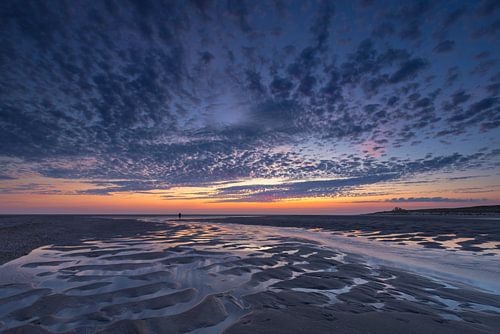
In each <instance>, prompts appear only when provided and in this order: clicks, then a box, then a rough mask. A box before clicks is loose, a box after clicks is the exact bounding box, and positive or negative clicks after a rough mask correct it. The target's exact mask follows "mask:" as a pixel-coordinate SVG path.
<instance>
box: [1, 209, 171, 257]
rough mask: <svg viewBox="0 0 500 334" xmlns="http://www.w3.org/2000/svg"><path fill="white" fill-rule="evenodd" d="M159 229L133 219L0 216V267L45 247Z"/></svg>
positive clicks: (150, 223)
mask: <svg viewBox="0 0 500 334" xmlns="http://www.w3.org/2000/svg"><path fill="white" fill-rule="evenodd" d="M160 228H162V226H159V225H158V224H157V223H154V222H149V223H147V226H146V225H145V223H142V224H138V223H137V220H136V219H134V218H123V219H118V220H117V219H110V217H95V216H75V215H33V216H28V215H27V216H18V215H12V216H8V215H0V264H2V263H5V262H8V261H11V260H13V259H15V258H18V257H20V256H23V255H26V254H28V253H29V252H30V251H32V250H33V249H35V248H37V247H40V246H43V245H48V244H67V245H69V244H73V243H79V242H80V240H82V239H93V238H100V239H106V238H112V237H119V236H132V235H136V234H140V233H144V231H152V230H157V229H160Z"/></svg>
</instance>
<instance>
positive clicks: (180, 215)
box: [179, 212, 182, 220]
mask: <svg viewBox="0 0 500 334" xmlns="http://www.w3.org/2000/svg"><path fill="white" fill-rule="evenodd" d="M181 217H182V214H181V213H180V212H179V220H180V219H181Z"/></svg>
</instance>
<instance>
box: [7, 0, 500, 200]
mask: <svg viewBox="0 0 500 334" xmlns="http://www.w3.org/2000/svg"><path fill="white" fill-rule="evenodd" d="M496 3H497V2H495V1H483V2H478V3H466V4H460V3H456V4H444V3H443V4H441V3H434V2H431V1H415V2H409V3H407V4H406V3H405V4H403V5H401V4H400V3H399V2H397V1H393V2H391V1H389V2H387V3H384V4H382V3H380V4H379V3H375V2H373V3H371V4H370V3H369V2H360V3H358V4H355V5H354V7H353V6H352V5H351V2H331V1H318V2H314V3H313V2H311V3H304V2H302V1H296V2H293V1H292V2H281V1H274V2H272V3H270V2H258V1H257V2H255V1H243V0H238V1H232V0H228V1H128V2H127V1H113V0H109V1H103V2H94V1H82V2H78V3H75V2H71V1H68V2H39V1H33V2H30V1H23V2H19V1H5V3H4V4H3V5H2V8H1V11H2V15H1V16H2V23H1V26H2V29H1V30H0V31H1V32H0V41H1V43H2V48H1V49H0V66H1V69H2V70H1V71H2V74H1V75H0V164H1V165H2V167H3V168H2V175H1V176H0V181H6V182H7V181H9V182H11V181H12V179H15V178H18V179H23V178H26V175H38V176H40V177H46V178H47V177H48V178H53V179H61V180H65V179H71V180H81V181H82V182H85V183H87V184H88V185H90V186H91V187H90V189H86V190H78V191H74V192H73V193H75V194H95V195H108V194H112V193H120V192H147V191H152V190H167V189H170V188H172V187H181V186H210V185H214V184H223V183H221V182H225V181H235V180H241V179H253V178H259V179H275V178H279V179H282V180H283V181H282V182H281V183H280V184H278V185H273V186H268V185H266V184H262V185H253V186H234V185H233V186H224V185H222V186H217V187H216V188H217V189H216V191H215V192H214V193H211V194H210V196H216V198H215V200H218V201H250V202H252V201H276V200H281V199H286V198H301V197H325V196H340V195H343V196H347V195H349V193H350V192H351V191H352V190H353V189H360V188H363V187H365V186H370V185H373V184H379V183H384V182H391V181H397V180H402V179H407V178H409V177H411V176H415V175H424V174H432V173H460V172H467V171H471V170H472V171H481V173H483V174H487V175H490V176H491V175H498V171H499V165H498V161H499V158H498V156H499V151H498V147H499V141H498V139H497V138H499V134H500V131H499V127H500V102H499V101H500V99H499V97H498V93H499V91H500V64H499V62H498V55H499V46H498V45H500V43H498V41H499V38H498V34H499V33H500V31H499V29H498V22H499V19H500V12H499V8H498V6H497V5H496ZM4 188H5V189H7V190H5V191H4V192H6V191H7V192H12V191H16V190H15V188H14V186H9V185H7V186H5V187H4ZM46 190H47V191H50V189H48V188H47V189H46ZM437 201H438V202H439V200H437Z"/></svg>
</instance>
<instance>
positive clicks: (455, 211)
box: [371, 205, 500, 215]
mask: <svg viewBox="0 0 500 334" xmlns="http://www.w3.org/2000/svg"><path fill="white" fill-rule="evenodd" d="M371 214H372V215H408V214H411V215H492V214H500V205H480V206H468V207H461V208H436V209H419V210H406V209H402V208H398V207H396V208H394V209H393V210H391V211H380V212H375V213H371Z"/></svg>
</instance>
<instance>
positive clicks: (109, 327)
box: [0, 217, 500, 333]
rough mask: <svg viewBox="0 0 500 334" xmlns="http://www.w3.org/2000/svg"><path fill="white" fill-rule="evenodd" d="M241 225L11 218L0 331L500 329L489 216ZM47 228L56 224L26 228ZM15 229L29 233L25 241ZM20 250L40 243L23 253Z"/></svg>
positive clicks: (499, 268)
mask: <svg viewBox="0 0 500 334" xmlns="http://www.w3.org/2000/svg"><path fill="white" fill-rule="evenodd" d="M44 219H45V220H46V221H45V222H44V221H43V220H44ZM65 219H66V224H65V223H64V221H65ZM231 219H237V218H231ZM247 219H249V218H247ZM252 219H253V221H256V220H258V218H255V217H254V218H252ZM280 219H281V218H280ZM144 220H146V221H144ZM238 221H240V222H241V220H238ZM232 222H234V221H228V220H226V221H225V222H221V221H215V220H212V221H205V222H196V221H183V222H176V221H166V219H165V218H162V217H156V218H152V217H147V218H143V220H139V219H135V218H134V219H133V218H123V217H121V218H119V219H111V218H98V217H71V218H69V217H55V218H47V217H45V218H40V217H38V218H36V217H35V218H34V217H3V218H2V219H0V242H2V245H3V246H0V251H3V252H4V258H6V260H5V261H8V260H10V261H9V262H6V263H4V264H3V265H1V266H0V332H5V333H188V332H189V333H221V332H224V333H497V332H498V328H500V254H499V252H498V248H499V247H498V245H497V243H496V241H495V238H496V237H495V233H496V232H495V231H496V230H495V225H493V223H491V222H489V223H488V222H486V223H485V225H481V224H482V223H477V222H476V223H475V225H474V228H476V229H477V228H479V229H480V230H481V231H482V233H477V231H476V232H475V234H473V236H474V237H473V238H472V237H466V236H465V235H467V234H468V232H467V231H466V229H465V227H464V226H466V225H460V224H458V229H457V227H456V226H457V225H454V226H455V230H454V231H453V232H450V231H449V230H447V228H446V227H443V226H440V227H439V226H438V227H434V229H435V231H434V233H433V234H431V233H430V232H429V231H428V229H430V228H431V227H427V228H420V231H418V229H417V228H413V230H411V231H410V230H408V231H407V230H404V231H397V226H399V225H398V223H394V227H393V230H392V231H391V233H386V232H384V233H383V234H384V235H383V236H380V230H379V231H378V232H379V233H377V231H374V230H372V231H367V230H366V229H363V228H359V229H347V228H345V229H343V228H340V229H337V230H335V231H333V230H332V229H327V228H320V227H317V224H316V225H315V226H306V227H309V228H308V229H305V228H303V227H276V226H260V225H252V224H247V225H241V224H232ZM265 223H266V224H265V225H272V224H270V223H269V221H267V222H265ZM386 223H387V222H385V221H384V224H386ZM497 223H500V221H498V222H497ZM68 225H69V226H71V225H72V226H73V228H70V229H67V227H66V226H68ZM275 225H277V223H276V224H275ZM303 225H304V224H303ZM357 225H358V226H361V227H363V226H364V223H363V222H362V221H361V222H360V223H359V224H357ZM410 225H411V224H410ZM497 225H498V224H497ZM27 226H30V228H28V227H27ZM81 226H85V227H81ZM292 226H293V225H292ZM402 226H404V225H402ZM425 229H427V230H425ZM44 230H45V231H52V234H51V233H50V232H47V236H46V237H43V238H38V237H33V236H32V237H29V236H27V235H31V234H33V233H34V232H40V231H44ZM30 231H31V233H28V232H30ZM489 231H492V232H491V233H489ZM26 233H28V234H26ZM23 234H25V236H24V238H23V237H22V236H23ZM65 234H66V235H65ZM476 236H478V237H479V241H481V240H482V242H479V241H478V240H476ZM30 238H32V239H30ZM82 238H83V240H82ZM412 238H417V239H416V240H412ZM436 238H437V239H438V240H434V239H436ZM471 238H472V239H471ZM7 239H8V240H10V243H9V244H8V246H6V245H7V243H4V241H6V240H7ZM383 239H390V240H383ZM14 240H24V241H25V242H24V243H23V244H22V245H23V246H22V247H20V248H16V247H17V246H15V244H14V243H13V241H14ZM30 241H31V244H30ZM425 242H435V243H439V247H437V246H436V245H432V244H431V245H430V247H429V244H425ZM464 245H465V247H463V246H464ZM40 246H41V247H40ZM2 247H3V248H2ZM29 247H32V248H34V249H33V250H32V251H31V252H30V249H29ZM37 247H38V248H37ZM471 247H475V248H471ZM22 253H28V254H27V255H24V256H21V257H17V258H15V259H12V257H15V256H14V255H12V254H22Z"/></svg>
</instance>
